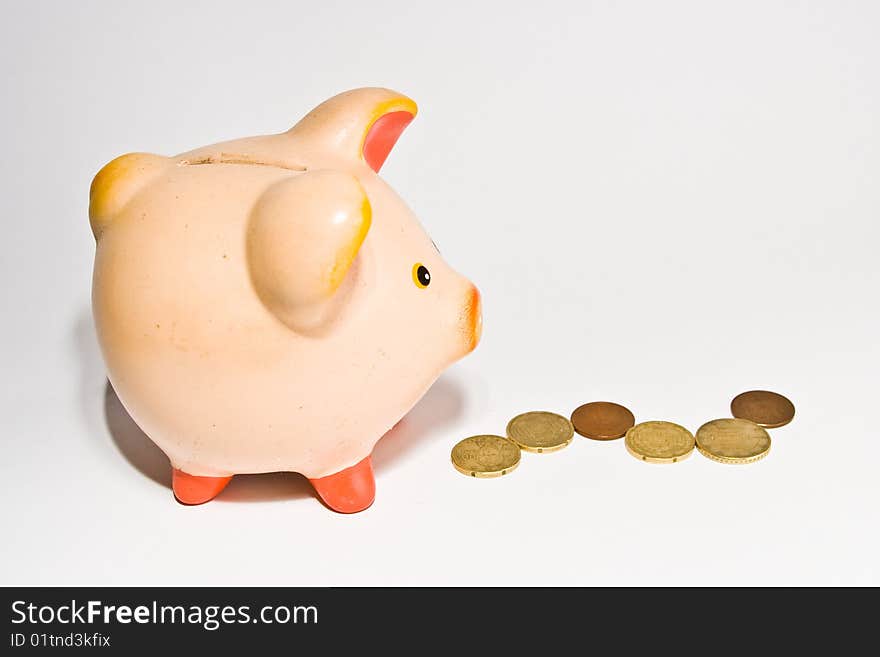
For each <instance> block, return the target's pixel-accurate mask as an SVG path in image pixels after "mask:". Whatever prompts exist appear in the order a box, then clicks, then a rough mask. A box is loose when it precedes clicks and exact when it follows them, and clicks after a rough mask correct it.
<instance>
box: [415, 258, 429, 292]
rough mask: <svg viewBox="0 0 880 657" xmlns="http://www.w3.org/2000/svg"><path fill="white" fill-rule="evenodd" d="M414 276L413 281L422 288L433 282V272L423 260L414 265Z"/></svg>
mask: <svg viewBox="0 0 880 657" xmlns="http://www.w3.org/2000/svg"><path fill="white" fill-rule="evenodd" d="M412 277H413V283H415V284H416V285H417V286H418V287H420V288H426V287H428V285H429V284H430V283H431V272H429V271H428V268H427V267H425V265H423V264H422V263H421V262H417V263H416V264H414V265H413V270H412Z"/></svg>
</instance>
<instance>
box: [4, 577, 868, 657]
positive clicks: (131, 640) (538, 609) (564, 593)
mask: <svg viewBox="0 0 880 657" xmlns="http://www.w3.org/2000/svg"><path fill="white" fill-rule="evenodd" d="M0 592H2V593H0V596H2V604H3V612H2V617H3V619H4V630H5V631H4V635H3V636H2V637H0V646H2V647H0V654H4V655H15V654H23V653H29V652H33V651H35V650H36V651H42V650H45V649H51V650H53V651H63V650H68V649H90V650H96V651H97V650H101V651H104V652H110V651H119V652H120V653H126V654H128V653H130V652H131V651H132V650H135V649H137V650H138V654H141V651H143V650H162V651H167V650H168V649H169V647H170V646H173V647H174V648H175V650H174V652H173V654H178V653H179V652H181V651H182V650H184V649H194V650H196V649H197V650H199V651H203V650H222V651H223V654H226V653H227V652H228V651H234V650H241V651H251V650H253V649H254V648H265V647H278V648H287V649H290V650H291V651H293V652H302V651H303V650H304V649H317V650H321V652H322V653H324V654H326V653H327V652H328V646H335V647H333V648H332V649H329V654H337V653H338V652H341V651H342V650H341V648H340V647H339V646H340V645H341V643H340V642H342V643H344V644H346V645H349V644H350V643H351V642H354V643H355V644H357V643H358V642H361V643H363V644H364V650H365V651H366V652H369V653H370V654H372V652H374V651H375V650H378V649H379V648H378V646H383V645H384V646H396V647H398V648H400V647H406V646H407V645H409V644H408V643H407V642H409V641H411V640H413V639H412V637H416V644H415V645H410V646H409V647H410V648H411V651H410V652H412V653H414V654H421V652H423V650H422V648H423V647H424V645H423V643H424V642H429V643H431V644H435V643H445V644H447V645H458V644H461V645H462V647H468V650H466V651H465V652H468V653H470V652H472V651H473V649H474V648H476V647H477V646H481V647H488V648H492V647H493V646H494V647H495V648H499V649H502V648H505V647H507V648H510V647H515V646H516V644H517V642H518V641H520V640H522V639H524V638H525V637H527V636H529V635H531V636H532V637H535V636H538V637H541V636H545V635H547V636H552V637H553V641H554V643H555V642H557V641H559V640H562V639H563V638H565V637H566V636H567V637H569V638H573V639H575V640H577V641H584V640H585V639H588V640H589V642H590V643H591V644H592V643H594V642H600V641H604V640H610V641H615V642H621V641H622V642H623V643H624V644H625V645H626V646H627V647H628V648H632V647H633V646H634V645H636V644H641V643H648V644H651V642H652V641H653V640H655V639H656V640H657V641H660V642H661V643H665V641H666V639H664V637H667V638H668V637H673V636H675V637H678V638H679V639H681V638H683V637H684V636H689V637H692V640H696V638H697V636H698V635H699V634H701V633H702V634H703V635H704V636H706V637H708V638H710V639H712V637H714V639H712V640H713V641H717V640H718V638H719V637H722V636H723V637H725V639H724V640H725V643H726V645H728V647H731V646H733V645H738V644H741V645H743V646H744V647H748V646H749V645H750V644H751V642H752V641H753V640H754V637H753V634H752V633H753V632H761V633H766V632H767V631H768V627H771V626H772V630H773V631H774V632H776V633H780V632H782V633H785V632H787V631H788V629H787V627H786V622H785V620H786V618H787V619H789V620H790V621H791V622H792V625H791V630H790V631H791V632H792V633H793V634H795V635H798V634H802V633H803V631H804V630H805V628H809V630H810V632H812V634H811V636H813V637H816V636H818V634H817V633H818V632H821V631H829V632H830V631H832V630H833V629H834V628H835V624H834V623H835V621H836V620H840V619H843V621H842V622H843V623H844V624H845V625H846V626H847V630H848V636H852V634H851V633H850V632H849V631H850V630H854V629H858V628H859V626H861V628H862V629H865V628H866V627H872V626H873V622H869V623H867V624H866V623H863V622H861V621H859V620H858V617H859V615H861V616H865V613H866V612H867V610H868V609H873V607H869V608H865V607H860V608H857V607H855V606H853V611H852V612H850V611H846V610H848V609H849V608H850V607H849V606H848V604H847V602H848V601H849V602H850V603H851V602H852V600H851V598H850V596H849V594H848V593H843V592H841V591H839V590H838V591H834V592H831V593H830V594H829V593H823V595H822V596H821V598H822V600H821V601H819V600H816V598H817V597H818V596H817V595H816V593H815V592H804V591H802V590H782V589H777V590H761V591H756V590H750V589H733V590H709V589H675V590H665V589H450V588H447V589H424V588H413V589H366V588H351V589H308V588H300V589H296V588H194V589H186V588H3V589H0ZM829 597H830V598H831V599H828V598H829ZM857 609H858V610H859V611H860V612H861V613H858V612H857V611H855V610H857ZM780 610H782V611H784V614H780ZM811 617H812V618H813V619H815V623H814V622H813V621H812V620H811ZM866 620H867V617H866ZM768 624H769V625H768ZM652 637H653V638H652ZM419 642H422V643H421V645H420V644H419ZM347 651H348V650H347ZM242 654H249V652H243V653H242Z"/></svg>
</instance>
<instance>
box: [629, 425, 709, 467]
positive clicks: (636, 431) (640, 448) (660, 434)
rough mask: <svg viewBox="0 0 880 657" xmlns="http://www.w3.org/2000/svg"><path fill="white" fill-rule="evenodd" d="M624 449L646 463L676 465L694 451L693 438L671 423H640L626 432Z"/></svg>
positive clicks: (680, 427)
mask: <svg viewBox="0 0 880 657" xmlns="http://www.w3.org/2000/svg"><path fill="white" fill-rule="evenodd" d="M624 442H625V443H626V449H627V450H628V451H629V453H630V454H632V455H633V456H635V457H636V458H637V459H639V460H642V461H647V462H648V463H676V462H678V461H682V460H684V459H686V458H687V457H688V456H690V455H691V452H693V451H694V436H693V434H692V433H691V432H690V431H688V430H687V429H685V428H684V427H682V426H679V425H677V424H673V423H672V422H658V421H651V422H642V423H641V424H637V425H636V426H634V427H632V428H631V429H629V430H628V431H627V432H626V438H625V439H624Z"/></svg>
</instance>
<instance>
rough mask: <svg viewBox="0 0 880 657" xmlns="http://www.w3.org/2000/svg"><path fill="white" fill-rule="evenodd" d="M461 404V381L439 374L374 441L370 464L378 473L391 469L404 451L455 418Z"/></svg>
mask: <svg viewBox="0 0 880 657" xmlns="http://www.w3.org/2000/svg"><path fill="white" fill-rule="evenodd" d="M464 407H465V395H464V391H463V390H462V388H461V384H459V383H458V382H457V381H456V380H455V379H453V378H451V377H446V376H443V377H440V378H439V379H438V380H437V382H436V383H434V385H433V386H431V388H430V389H429V390H428V392H427V393H425V396H424V397H422V399H421V401H419V403H418V404H416V405H415V406H414V407H413V408H412V410H411V411H410V412H409V413H407V414H406V415H405V416H404V417H403V419H402V420H400V422H398V423H397V424H396V425H395V426H394V427H393V428H392V429H391V430H390V431H388V433H386V434H385V435H384V436H383V437H382V439H381V440H380V441H379V442H378V443H377V444H376V447H375V449H374V450H373V467H374V468H375V469H376V471H377V472H381V471H383V470H390V469H392V468H393V467H395V465H396V464H398V463H400V462H401V461H402V460H403V458H404V456H405V454H406V453H407V452H410V451H412V450H415V449H416V448H417V447H418V445H420V444H422V443H426V442H428V441H429V440H431V439H433V438H434V436H435V434H436V433H437V432H438V431H440V430H442V429H443V427H445V426H447V425H449V424H451V423H452V422H454V421H455V420H457V419H458V418H459V417H460V416H461V414H462V412H463V411H464Z"/></svg>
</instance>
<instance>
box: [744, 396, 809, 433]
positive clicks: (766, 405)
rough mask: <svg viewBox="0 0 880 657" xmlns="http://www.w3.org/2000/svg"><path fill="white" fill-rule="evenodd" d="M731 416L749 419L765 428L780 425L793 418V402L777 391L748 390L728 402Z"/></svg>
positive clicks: (773, 427)
mask: <svg viewBox="0 0 880 657" xmlns="http://www.w3.org/2000/svg"><path fill="white" fill-rule="evenodd" d="M730 412H731V414H732V415H733V417H739V418H742V419H744V420H751V421H752V422H754V423H755V424H757V425H758V426H760V427H764V428H765V429H775V428H776V427H782V426H785V425H786V424H788V423H789V422H791V421H792V419H793V418H794V404H792V403H791V401H790V400H789V399H787V398H785V397H783V396H782V395H780V394H779V393H776V392H770V391H768V390H750V391H749V392H744V393H742V394H739V395H737V396H736V397H734V398H733V401H732V402H730Z"/></svg>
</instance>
